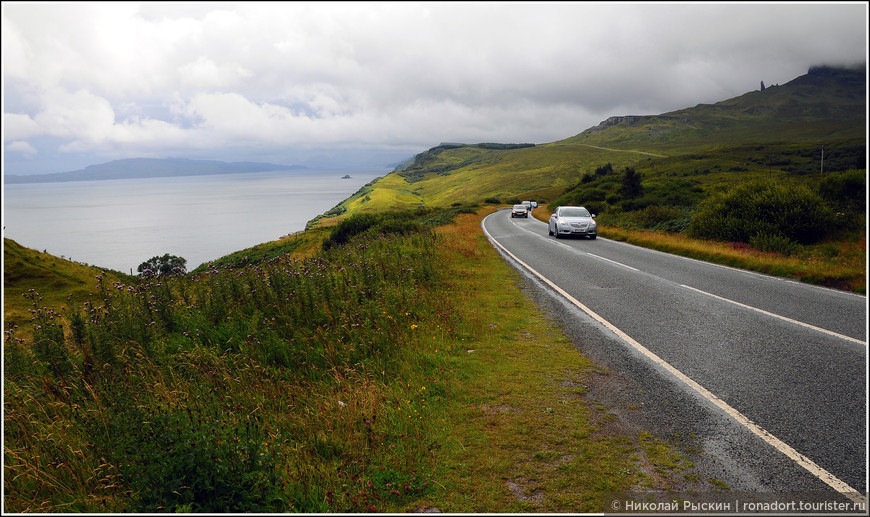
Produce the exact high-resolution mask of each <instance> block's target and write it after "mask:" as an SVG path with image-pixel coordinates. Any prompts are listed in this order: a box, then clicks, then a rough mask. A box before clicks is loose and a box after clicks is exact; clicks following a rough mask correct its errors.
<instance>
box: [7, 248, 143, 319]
mask: <svg viewBox="0 0 870 517" xmlns="http://www.w3.org/2000/svg"><path fill="white" fill-rule="evenodd" d="M100 275H102V278H103V280H104V282H105V283H106V285H110V284H111V283H112V282H116V281H118V282H131V281H132V279H133V277H129V276H127V275H124V274H122V273H118V272H115V271H108V272H104V271H103V270H102V269H100V268H98V267H95V266H85V265H83V264H79V263H78V262H72V261H69V260H65V259H62V258H59V257H55V256H54V255H50V254H48V253H43V252H40V251H37V250H33V249H30V248H25V247H24V246H21V245H20V244H18V243H17V242H15V241H13V240H11V239H6V238H4V239H3V316H4V318H3V319H4V325H5V327H6V328H8V327H10V326H15V325H17V326H19V327H20V331H19V333H24V334H25V335H26V334H27V333H28V332H29V330H28V329H29V326H28V325H24V323H26V322H28V321H30V318H31V315H30V313H28V309H31V308H33V306H34V305H37V306H38V308H42V307H51V308H54V309H58V308H60V307H61V306H63V305H68V304H69V302H70V301H72V302H73V303H74V304H76V305H79V304H81V303H83V302H85V301H87V300H88V295H89V294H90V293H92V292H94V291H96V285H97V277H98V276H100ZM32 291H35V292H37V293H39V296H40V298H38V299H35V300H34V299H33V298H32V294H31V293H32ZM27 296H31V297H30V298H27Z"/></svg>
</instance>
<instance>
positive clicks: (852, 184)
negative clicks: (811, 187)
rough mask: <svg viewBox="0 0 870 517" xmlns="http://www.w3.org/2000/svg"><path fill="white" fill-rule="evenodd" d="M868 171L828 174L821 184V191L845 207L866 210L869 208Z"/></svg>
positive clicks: (825, 196)
mask: <svg viewBox="0 0 870 517" xmlns="http://www.w3.org/2000/svg"><path fill="white" fill-rule="evenodd" d="M866 192H867V173H866V171H863V170H851V171H848V172H842V173H834V174H830V175H826V177H825V179H824V180H822V183H821V184H820V185H819V193H820V194H821V195H822V197H824V198H825V199H828V200H830V201H832V202H834V203H837V204H838V205H842V207H843V208H845V209H849V210H858V211H864V210H866V209H867V198H866Z"/></svg>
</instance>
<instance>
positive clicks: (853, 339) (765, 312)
mask: <svg viewBox="0 0 870 517" xmlns="http://www.w3.org/2000/svg"><path fill="white" fill-rule="evenodd" d="M680 287H685V288H686V289H691V290H692V291H695V292H696V293H701V294H706V295H707V296H710V297H713V298H716V299H717V300H722V301H723V302H728V303H733V304H734V305H737V306H738V307H743V308H744V309H750V310H753V311H756V312H760V313H761V314H764V315H765V316H770V317H772V318H778V319H781V320H783V321H787V322H789V323H794V324H795V325H800V326H801V327H806V328H808V329H813V330H817V331H819V332H823V333H825V334H828V335H830V336H834V337H838V338H840V339H845V340H846V341H851V342H853V343H858V344H859V345H864V346H867V342H865V341H861V340H860V339H856V338H853V337H851V336H846V335H843V334H838V333H836V332H833V331H831V330H827V329H823V328H821V327H816V326H815V325H810V324H809V323H804V322H802V321H798V320H793V319H791V318H786V317H785V316H780V315H779V314H776V313H773V312H768V311H766V310H764V309H759V308H758V307H753V306H751V305H746V304H743V303H740V302H735V301H734V300H729V299H728V298H723V297H721V296H717V295H715V294H713V293H708V292H707V291H702V290H700V289H696V288H694V287H692V286H689V285H685V284H681V285H680Z"/></svg>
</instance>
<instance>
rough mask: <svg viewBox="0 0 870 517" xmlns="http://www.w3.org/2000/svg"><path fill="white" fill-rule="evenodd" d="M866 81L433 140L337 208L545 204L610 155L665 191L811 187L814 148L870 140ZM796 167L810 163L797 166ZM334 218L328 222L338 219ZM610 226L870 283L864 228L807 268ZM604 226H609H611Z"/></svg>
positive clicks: (754, 265) (692, 252)
mask: <svg viewBox="0 0 870 517" xmlns="http://www.w3.org/2000/svg"><path fill="white" fill-rule="evenodd" d="M862 85H863V73H862V74H860V75H855V74H854V73H850V72H842V71H837V70H827V69H820V70H817V71H815V72H814V73H812V74H807V75H804V76H801V77H799V78H797V79H795V80H793V81H791V82H789V83H788V84H785V85H782V86H774V87H769V88H767V89H765V90H764V91H753V92H748V93H746V94H744V95H741V96H739V97H735V98H733V99H729V100H726V101H722V102H719V103H716V104H712V105H698V106H695V107H693V108H687V109H684V110H678V111H674V112H671V113H665V114H662V115H660V116H652V117H644V118H642V119H640V120H636V121H632V122H623V123H619V124H615V125H611V126H609V127H605V128H590V129H589V130H586V131H584V132H582V133H580V134H578V135H575V136H573V137H570V138H567V139H565V140H561V141H558V142H553V143H549V144H544V145H539V146H535V147H531V148H520V149H508V150H499V149H481V148H477V147H473V146H466V147H459V148H443V149H442V148H440V147H437V148H433V149H430V150H429V151H427V152H425V153H421V154H420V155H418V156H417V158H416V161H415V162H412V163H410V164H406V165H405V168H404V169H403V170H402V171H396V172H393V173H391V174H389V175H387V176H385V177H383V178H381V179H379V180H377V181H375V182H374V183H373V184H372V185H371V186H369V187H368V189H367V193H366V194H365V195H364V196H356V197H354V198H352V199H349V200H347V201H345V202H343V203H342V204H340V205H339V207H338V209H339V210H338V211H340V212H342V214H343V215H341V216H338V218H340V217H344V216H346V215H348V214H352V213H355V212H366V211H372V212H374V211H380V210H385V209H406V208H412V207H416V206H429V207H444V206H450V205H452V204H460V203H461V204H465V205H473V204H476V203H481V202H483V201H484V200H486V199H489V198H493V197H494V198H498V199H499V200H500V201H501V202H502V203H507V202H508V200H510V199H513V198H518V199H533V200H537V201H539V202H548V201H552V200H555V199H556V198H558V197H559V196H560V195H562V194H563V193H564V192H565V191H566V190H567V189H569V188H570V187H571V186H573V185H576V184H577V183H578V181H580V179H581V178H582V177H583V175H584V174H587V173H591V172H592V171H594V170H595V169H596V168H597V167H599V166H601V165H603V164H605V163H610V164H611V165H612V166H613V169H614V170H615V171H619V170H621V169H622V168H623V167H626V166H631V167H634V168H636V169H637V171H638V172H639V173H641V174H642V175H643V177H644V182H645V184H646V185H648V186H651V187H655V186H656V185H657V184H659V185H662V186H661V188H662V189H664V190H667V189H668V188H671V187H672V186H674V185H677V184H676V183H674V181H675V180H676V179H685V180H686V182H689V183H690V184H691V185H697V186H699V187H700V188H701V189H703V192H704V193H708V192H713V191H717V190H720V189H723V188H726V187H727V186H729V185H733V184H734V183H735V182H738V181H743V180H748V179H754V178H767V177H777V178H782V179H783V180H785V181H790V182H795V183H805V184H809V185H813V184H816V183H818V182H819V181H821V179H822V177H823V176H822V175H821V174H818V173H815V174H813V173H812V172H813V171H815V170H816V169H815V168H816V167H818V160H819V158H818V156H816V154H818V153H819V152H820V149H821V147H822V146H825V148H826V149H827V151H828V153H827V155H828V157H829V161H830V157H832V156H835V155H836V153H837V151H838V150H839V149H855V148H862V147H866V138H865V131H866V120H865V116H864V115H865V106H866V104H865V98H864V95H865V94H864V91H865V88H864V87H862ZM855 168H859V169H860V168H863V162H862V161H856V162H855ZM794 170H801V171H802V172H801V173H800V174H794V173H793V172H792V171H794ZM683 184H686V183H685V182H684V183H683ZM674 188H676V187H674ZM705 195H706V194H705ZM336 219H337V218H335V217H334V218H332V219H323V220H321V221H319V223H320V224H331V223H333V222H334V221H335V220H336ZM617 230H618V231H617ZM609 234H610V235H611V236H613V237H614V238H620V239H623V240H628V241H630V242H632V243H635V244H639V245H641V246H652V247H656V246H658V247H659V248H660V249H663V250H666V251H670V252H675V253H681V254H684V255H689V256H694V257H696V258H700V259H703V260H711V261H717V262H724V263H728V264H731V265H735V266H738V267H747V268H750V269H756V270H761V271H766V272H770V273H773V274H781V275H784V276H790V277H793V278H799V279H802V280H804V281H809V282H816V283H822V284H825V285H831V286H837V287H843V288H846V289H851V290H855V291H858V292H864V291H865V289H866V274H864V271H865V269H866V260H864V259H863V257H864V254H865V253H866V248H865V246H866V241H865V240H863V239H861V238H859V237H856V236H851V237H848V238H847V239H846V240H844V241H842V242H840V241H838V242H826V243H822V244H821V245H820V246H819V248H820V250H809V254H810V255H812V260H811V262H813V264H812V267H811V268H810V269H812V268H816V270H823V271H825V272H826V273H825V274H822V275H819V274H815V273H814V271H811V270H807V267H806V264H803V268H800V267H797V268H796V267H793V266H792V265H788V264H785V265H770V264H769V263H770V262H771V261H773V262H775V261H776V257H765V259H764V260H763V261H759V260H758V256H757V255H758V254H756V253H751V252H749V253H748V254H744V255H746V256H742V257H741V256H740V253H739V252H738V251H736V250H731V252H729V253H725V254H723V253H720V252H709V250H700V251H699V246H698V243H692V244H686V243H684V244H681V245H678V246H675V245H673V244H668V245H667V246H659V245H658V243H657V242H656V240H657V239H658V238H659V237H661V239H666V238H668V236H667V235H666V234H662V233H656V234H655V236H652V237H651V236H650V235H649V234H650V232H633V231H632V230H629V229H623V228H620V229H617V228H614V229H613V230H612V231H610V232H609ZM602 235H608V229H607V228H606V225H605V226H604V227H603V228H602ZM617 235H618V237H617ZM630 235H631V236H630ZM671 240H673V239H671ZM684 240H685V239H684ZM825 257H827V259H826V258H825ZM792 261H793V260H792ZM761 262H767V263H765V264H761ZM786 262H788V260H786ZM805 262H806V261H805ZM760 264H761V265H760ZM804 270H806V271H804Z"/></svg>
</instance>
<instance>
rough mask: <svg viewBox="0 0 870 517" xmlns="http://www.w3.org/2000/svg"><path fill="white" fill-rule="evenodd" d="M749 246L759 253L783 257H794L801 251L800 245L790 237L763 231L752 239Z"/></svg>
mask: <svg viewBox="0 0 870 517" xmlns="http://www.w3.org/2000/svg"><path fill="white" fill-rule="evenodd" d="M749 245H750V246H752V247H753V248H755V249H757V250H758V251H764V252H768V253H781V254H783V255H794V254H795V253H797V252H798V251H799V250H800V245H799V244H798V243H796V242H795V241H793V240H791V239H789V238H788V237H785V236H783V235H780V234H777V233H767V232H763V231H762V232H758V233H757V234H755V235H754V236H752V237H750V239H749Z"/></svg>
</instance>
